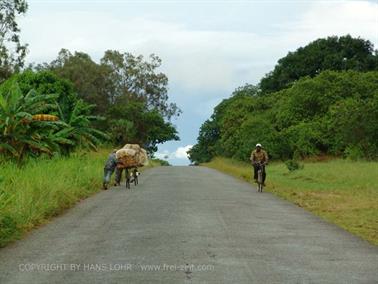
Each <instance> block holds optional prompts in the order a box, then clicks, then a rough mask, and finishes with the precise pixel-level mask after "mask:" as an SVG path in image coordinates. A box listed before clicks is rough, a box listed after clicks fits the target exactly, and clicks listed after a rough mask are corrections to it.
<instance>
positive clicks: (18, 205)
mask: <svg viewBox="0 0 378 284" xmlns="http://www.w3.org/2000/svg"><path fill="white" fill-rule="evenodd" d="M109 152H110V150H108V149H102V150H99V151H98V152H83V153H75V154H73V155H71V156H70V157H65V158H62V157H60V158H54V159H38V160H30V161H28V162H27V163H26V164H25V165H24V166H23V167H22V168H19V167H17V166H16V165H15V164H14V163H1V172H0V247H4V246H5V245H6V244H8V243H9V242H11V241H13V240H15V239H18V238H20V237H21V236H22V235H24V234H25V233H26V232H27V231H29V230H30V229H32V228H34V227H36V226H38V225H40V224H43V223H45V222H46V221H47V220H49V219H50V218H51V217H53V216H56V215H58V214H59V213H61V212H62V211H64V210H65V209H67V208H69V207H71V206H73V205H74V204H75V203H76V202H77V201H79V200H81V199H84V198H86V197H88V196H90V195H92V194H94V193H95V192H98V191H100V190H101V186H102V176H103V167H104V162H105V160H106V159H107V156H108V155H109ZM158 165H160V164H159V162H158V161H151V162H150V165H149V166H148V167H154V166H158ZM148 167H147V168H148Z"/></svg>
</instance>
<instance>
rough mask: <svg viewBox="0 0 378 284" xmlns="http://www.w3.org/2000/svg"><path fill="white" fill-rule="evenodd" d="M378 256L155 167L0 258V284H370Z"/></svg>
mask: <svg viewBox="0 0 378 284" xmlns="http://www.w3.org/2000/svg"><path fill="white" fill-rule="evenodd" d="M377 279H378V248H377V247H374V246H372V245H369V244H368V243H366V242H365V241H362V240H360V239H358V238H357V237H354V236H352V235H351V234H348V233H346V232H345V231H343V230H341V229H339V228H337V227H336V226H333V225H330V224H327V223H326V222H324V221H322V220H320V219H319V218H317V217H315V216H313V215H311V214H310V213H307V212H305V211H304V210H302V209H301V208H298V207H296V206H294V205H292V204H290V203H288V202H285V201H282V200H280V199H278V198H276V197H274V196H272V195H271V194H269V193H262V194H259V193H257V192H256V191H255V189H253V188H252V187H250V185H248V184H246V183H244V182H241V181H238V180H236V179H234V178H232V177H229V176H226V175H223V174H221V173H218V172H216V171H214V170H211V169H206V168H200V167H160V168H154V169H152V170H148V171H146V172H145V173H143V175H142V176H141V183H140V184H139V186H138V187H137V188H134V187H133V188H132V189H131V190H126V189H125V188H124V187H117V188H113V189H111V190H109V191H104V192H101V193H99V194H97V195H95V196H93V197H91V198H89V199H87V200H85V201H84V202H81V203H80V204H79V205H78V206H76V207H75V208H73V209H71V210H69V211H68V212H67V213H65V214H64V215H63V216H61V217H59V218H55V219H54V220H53V221H52V222H51V223H49V224H48V225H46V226H43V227H42V228H40V229H38V230H35V231H33V232H32V233H31V234H29V235H28V236H27V237H26V238H25V239H24V240H22V241H18V242H16V243H14V244H12V245H10V246H9V247H7V248H5V249H2V250H0V283H2V284H4V283H32V284H33V283H49V284H50V283H92V284H93V283H155V282H157V283H332V284H333V283H377Z"/></svg>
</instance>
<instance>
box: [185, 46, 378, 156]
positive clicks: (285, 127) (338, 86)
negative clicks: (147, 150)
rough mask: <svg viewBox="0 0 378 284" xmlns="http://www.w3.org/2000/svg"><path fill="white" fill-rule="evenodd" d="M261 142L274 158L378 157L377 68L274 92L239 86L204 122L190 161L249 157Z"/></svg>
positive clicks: (331, 74) (327, 74)
mask: <svg viewBox="0 0 378 284" xmlns="http://www.w3.org/2000/svg"><path fill="white" fill-rule="evenodd" d="M316 42H318V41H316ZM319 42H323V41H322V40H319ZM313 44H314V43H311V44H310V45H309V46H310V47H311V46H312V45H313ZM304 49H307V47H305V48H303V50H304ZM324 52H326V53H327V52H328V51H327V50H324ZM340 52H341V51H340ZM345 52H346V51H345ZM341 53H342V52H341ZM324 56H326V55H324ZM356 56H357V55H356ZM368 59H369V60H370V55H367V59H366V60H367V61H368ZM374 60H375V59H374ZM374 60H373V61H374ZM369 62H370V61H369ZM293 66H295V64H294V65H293ZM369 66H370V65H369ZM365 67H366V66H365ZM365 67H364V68H365ZM369 68H370V67H369ZM369 68H368V67H366V69H369ZM256 143H262V144H263V146H264V147H265V148H266V149H267V150H268V152H269V155H270V156H271V157H272V158H275V159H283V160H287V159H294V160H297V159H299V158H304V157H308V156H314V155H319V154H328V155H337V156H346V157H350V158H353V159H358V158H366V159H377V157H378V72H377V71H371V72H359V71H351V70H349V71H341V72H336V71H323V72H321V73H320V74H318V75H316V76H315V77H310V76H306V77H302V78H300V79H299V80H297V81H296V82H294V83H292V84H291V85H290V86H285V88H283V89H282V90H279V91H277V92H273V93H269V92H264V91H263V90H261V89H260V88H258V87H255V86H251V85H246V86H244V87H241V88H238V89H237V90H235V92H234V93H233V94H232V96H231V97H230V98H228V99H225V100H223V101H222V102H221V103H220V104H219V105H218V106H216V107H215V109H214V113H213V115H212V116H211V118H210V119H209V120H207V121H206V122H205V123H204V124H203V125H202V127H201V129H200V132H199V137H198V143H197V144H196V145H194V147H193V148H192V149H191V150H190V151H189V154H190V159H191V160H192V161H193V162H199V163H202V162H207V161H209V160H211V158H213V157H214V156H217V155H221V156H225V157H232V158H235V159H238V160H242V161H248V159H249V156H250V153H251V150H252V149H254V147H255V144H256Z"/></svg>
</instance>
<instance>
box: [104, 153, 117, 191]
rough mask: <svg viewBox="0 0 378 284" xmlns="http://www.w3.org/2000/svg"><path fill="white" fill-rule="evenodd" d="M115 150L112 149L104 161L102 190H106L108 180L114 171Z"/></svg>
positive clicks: (115, 161) (115, 164) (115, 163)
mask: <svg viewBox="0 0 378 284" xmlns="http://www.w3.org/2000/svg"><path fill="white" fill-rule="evenodd" d="M116 152H117V149H114V150H113V152H112V153H111V154H110V155H109V157H108V159H107V160H106V163H105V167H104V182H103V184H102V187H103V189H104V190H107V189H108V186H109V182H110V179H111V177H112V174H113V173H114V170H115V168H116V166H117V162H118V161H117V157H116Z"/></svg>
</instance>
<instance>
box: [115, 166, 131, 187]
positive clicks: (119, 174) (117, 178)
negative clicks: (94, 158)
mask: <svg viewBox="0 0 378 284" xmlns="http://www.w3.org/2000/svg"><path fill="white" fill-rule="evenodd" d="M123 170H125V179H126V177H127V175H128V174H129V169H125V168H116V176H115V182H116V183H121V180H122V173H123Z"/></svg>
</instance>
